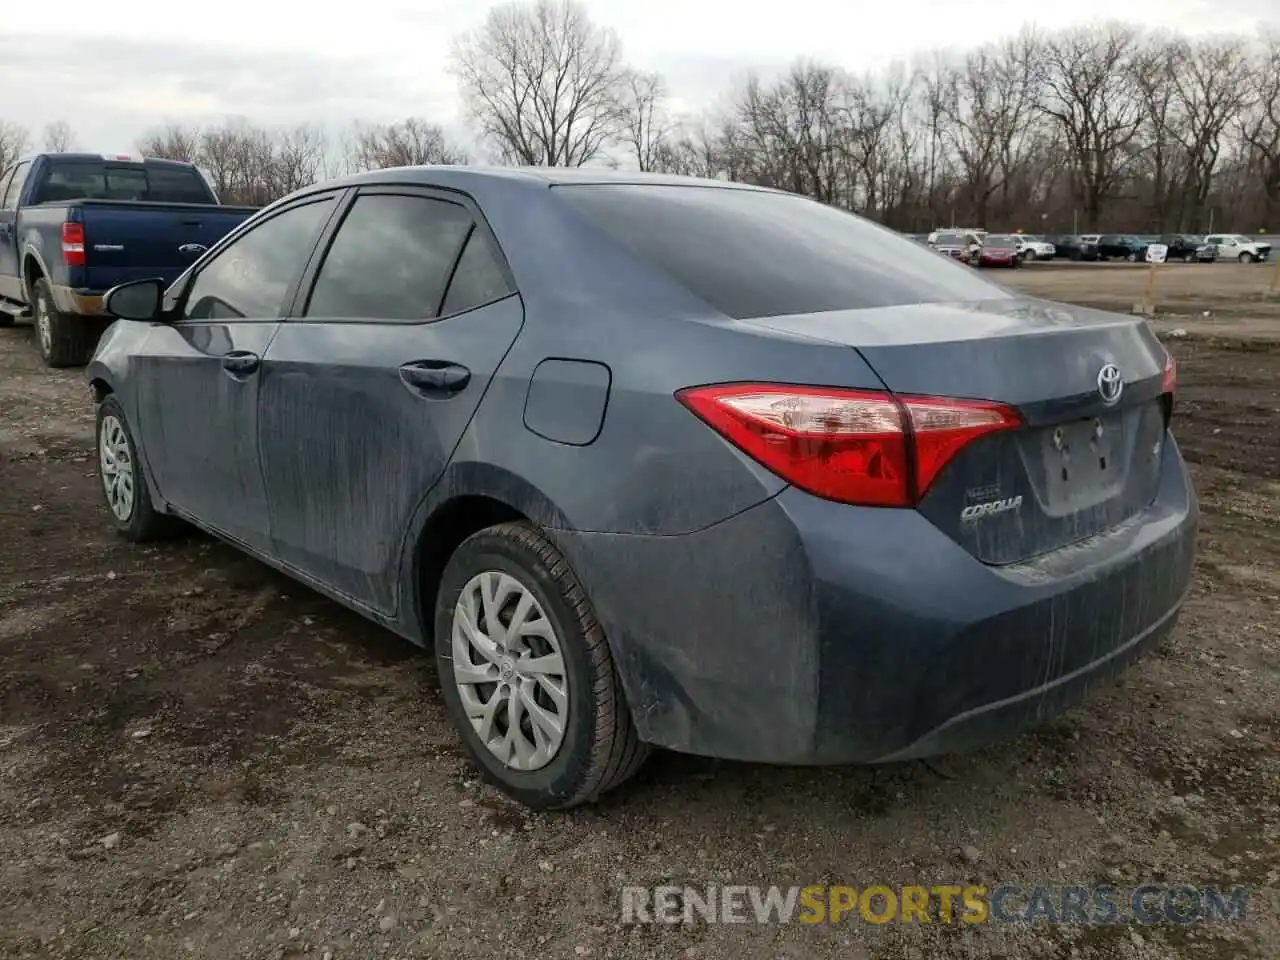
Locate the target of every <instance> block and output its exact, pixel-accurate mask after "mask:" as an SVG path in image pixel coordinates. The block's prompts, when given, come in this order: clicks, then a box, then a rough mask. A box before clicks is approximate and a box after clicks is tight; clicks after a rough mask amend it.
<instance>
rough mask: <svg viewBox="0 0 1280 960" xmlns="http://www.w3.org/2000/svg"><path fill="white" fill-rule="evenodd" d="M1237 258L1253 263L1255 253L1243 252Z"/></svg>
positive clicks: (1243, 261)
mask: <svg viewBox="0 0 1280 960" xmlns="http://www.w3.org/2000/svg"><path fill="white" fill-rule="evenodd" d="M1236 259H1237V260H1239V261H1240V262H1241V263H1253V255H1252V254H1248V253H1242V254H1240V256H1238V257H1236Z"/></svg>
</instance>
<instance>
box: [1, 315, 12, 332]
mask: <svg viewBox="0 0 1280 960" xmlns="http://www.w3.org/2000/svg"><path fill="white" fill-rule="evenodd" d="M12 326H13V314H11V313H4V312H2V311H0V328H4V327H12Z"/></svg>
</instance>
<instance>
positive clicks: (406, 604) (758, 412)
mask: <svg viewBox="0 0 1280 960" xmlns="http://www.w3.org/2000/svg"><path fill="white" fill-rule="evenodd" d="M107 305H108V308H109V309H110V310H111V312H112V313H113V315H114V316H116V317H118V318H120V319H119V320H118V321H117V322H116V323H114V324H113V325H112V327H111V328H110V329H109V331H108V332H107V333H106V335H105V336H104V338H103V340H102V342H101V343H100V345H99V347H98V350H97V353H96V355H95V357H94V359H93V361H92V363H91V365H90V367H89V371H88V374H89V377H90V380H91V384H92V390H93V393H94V397H95V399H96V402H97V411H98V413H97V424H98V430H97V437H98V463H99V468H100V474H101V479H102V489H103V493H104V499H105V503H106V507H107V512H108V516H109V517H110V520H111V522H112V523H114V525H115V526H116V527H117V528H118V529H119V531H120V532H121V533H122V534H123V535H124V536H125V537H127V538H129V539H131V540H137V541H141V540H145V539H148V538H153V537H157V536H160V535H163V534H165V533H167V532H169V531H171V530H173V529H174V527H175V524H177V525H182V524H184V523H185V524H190V525H194V526H195V527H198V528H200V529H202V530H204V531H207V532H209V533H211V534H213V535H215V536H217V537H220V538H222V539H224V540H226V541H228V542H230V543H232V544H234V545H236V546H238V547H239V548H241V549H242V550H244V551H246V552H248V553H250V554H252V555H253V556H255V557H257V558H259V559H260V560H262V561H263V562H264V563H266V564H269V565H271V566H273V567H276V568H278V569H280V570H282V571H284V572H285V573H287V574H289V575H291V576H293V577H295V578H297V579H298V580H300V581H302V582H303V583H305V584H308V585H310V586H311V587H314V588H315V589H316V590H319V591H321V592H322V593H325V594H327V595H328V596H330V597H332V598H334V599H336V600H338V601H339V602H341V603H343V604H346V605H347V606H349V607H351V608H353V609H355V610H357V611H359V612H361V613H362V614H364V615H365V616H367V617H369V618H370V619H372V620H375V621H377V622H378V623H381V624H384V625H386V626H387V627H389V628H390V629H392V630H394V631H395V632H397V633H399V634H401V635H402V636H404V637H406V638H407V639H409V640H410V641H413V642H414V643H417V644H421V645H423V646H425V647H428V648H429V649H431V650H433V651H434V656H435V661H436V664H437V667H438V676H439V681H440V687H441V696H442V699H443V702H444V704H445V707H446V709H447V711H448V713H449V715H450V716H451V717H452V719H453V721H454V723H455V724H456V726H457V730H458V734H459V736H460V738H461V740H462V742H463V743H464V744H465V745H466V749H467V750H468V751H469V752H470V755H471V756H472V757H473V758H474V761H475V763H476V765H477V766H478V768H479V769H480V771H482V773H483V775H484V776H486V777H487V778H488V779H489V780H490V781H492V782H493V783H495V784H496V785H498V786H499V787H500V788H501V789H502V790H504V791H506V793H507V794H509V795H510V796H512V797H514V798H516V799H517V800H519V801H521V802H523V803H525V804H528V805H530V806H533V807H539V808H564V807H570V806H573V805H575V804H578V803H581V802H584V801H589V800H592V799H594V798H596V797H598V796H599V795H600V794H601V793H603V792H604V791H606V790H608V789H610V788H612V787H614V786H616V785H618V784H620V783H622V782H623V781H624V780H626V779H627V778H628V777H629V776H630V775H631V774H632V773H634V772H635V770H636V769H637V768H638V766H639V765H640V764H641V763H642V761H643V759H644V757H645V755H646V752H647V751H648V750H649V748H650V747H651V746H658V747H665V748H670V749H673V750H679V751H687V752H691V753H696V754H704V755H710V756H716V757H725V758H736V759H741V760H751V761H763V762H768V763H776V764H826V763H846V762H859V763H878V762H885V761H895V760H903V759H908V758H917V757H925V756H929V755H935V754H939V753H946V752H951V751H956V750H962V749H967V748H971V747H975V746H978V745H981V744H986V743H990V742H992V741H996V740H1000V739H1002V738H1005V737H1008V736H1010V735H1012V734H1014V733H1015V732H1017V731H1019V730H1021V729H1023V728H1026V727H1028V726H1029V725H1032V724H1035V723H1037V722H1039V721H1042V720H1044V719H1045V718H1047V717H1051V716H1053V715H1055V714H1057V713H1059V712H1060V711H1062V710H1064V709H1065V708H1067V707H1068V706H1070V705H1072V704H1074V703H1076V702H1078V701H1080V700H1081V699H1082V697H1084V695H1085V694H1086V692H1087V691H1088V690H1090V689H1091V688H1093V687H1095V686H1096V685H1097V684H1099V683H1100V682H1103V681H1104V680H1106V679H1107V678H1109V677H1111V676H1113V675H1115V674H1116V673H1117V672H1118V671H1120V670H1122V669H1123V668H1125V667H1126V666H1127V665H1129V664H1131V663H1132V662H1133V661H1134V660H1135V659H1137V658H1138V657H1140V656H1141V655H1142V654H1143V653H1144V652H1146V651H1149V650H1150V649H1151V648H1152V647H1153V646H1154V645H1156V644H1157V643H1159V641H1160V640H1161V638H1162V637H1163V636H1164V635H1165V634H1166V633H1167V632H1168V631H1169V629H1170V628H1171V627H1172V626H1173V624H1174V621H1175V619H1176V618H1177V616H1178V612H1179V609H1180V607H1181V604H1182V602H1183V597H1184V595H1185V593H1186V590H1187V587H1188V584H1189V582H1190V577H1191V567H1192V560H1193V551H1194V543H1195V532H1196V524H1197V508H1196V502H1195V497H1194V494H1193V491H1192V487H1191V484H1190V482H1189V479H1188V475H1187V470H1186V467H1185V466H1184V464H1183V461H1182V457H1181V456H1180V454H1179V451H1178V446H1177V444H1176V443H1175V442H1174V438H1173V436H1172V434H1171V433H1170V422H1171V417H1172V416H1173V412H1174V403H1173V398H1174V390H1175V370H1174V364H1173V361H1172V359H1171V358H1170V357H1169V355H1168V354H1167V353H1166V351H1165V350H1164V348H1163V347H1162V346H1161V345H1160V343H1159V341H1158V340H1157V339H1156V338H1155V337H1154V335H1153V334H1152V333H1151V331H1150V330H1149V329H1148V327H1147V326H1146V324H1145V323H1144V322H1142V321H1141V320H1137V319H1132V318H1130V317H1126V316H1118V315H1115V314H1110V313H1102V312H1098V311H1094V310H1088V309H1084V308H1080V307H1070V306H1064V305H1062V304H1056V303H1049V302H1045V301H1041V300H1031V299H1026V298H1024V297H1022V296H1021V295H1019V294H1016V293H1012V292H1010V291H1008V290H1006V289H1004V288H1003V287H1001V286H998V285H995V284H992V283H990V282H989V281H987V280H986V279H984V278H983V277H982V276H980V275H978V274H977V273H976V272H975V271H974V270H972V269H970V268H968V267H965V266H962V265H960V264H959V263H957V262H949V261H947V260H945V259H943V258H940V257H938V256H937V255H936V254H935V253H933V252H932V251H930V250H928V249H926V248H922V247H920V246H919V245H917V244H915V243H912V242H911V241H910V240H908V239H906V238H904V237H901V236H899V235H898V234H896V233H893V232H892V231H890V230H887V229H884V228H881V227H879V226H877V225H875V224H873V223H870V222H868V221H866V220H863V219H861V218H859V217H857V216H854V215H852V214H849V213H845V212H842V211H840V210H836V209H833V208H831V207H828V206H824V205H822V204H820V203H817V202H815V201H813V200H809V199H805V198H802V197H799V196H794V195H791V194H786V193H780V192H775V191H771V190H765V189H758V188H754V187H748V186H740V185H731V184H726V183H719V182H707V181H698V180H689V179H682V178H675V177H655V176H644V175H639V174H620V173H607V172H600V171H590V172H587V171H574V172H570V171H563V170H483V169H470V168H466V167H442V168H404V169H398V170H384V171H378V172H375V173H369V174H364V175H360V176H357V177H353V178H350V179H346V180H339V181H336V182H330V183H326V184H322V185H317V186H314V187H309V188H306V189H304V190H302V191H300V192H298V193H295V194H293V195H292V196H289V197H287V198H285V199H283V200H281V201H279V202H277V203H275V204H273V205H272V206H270V207H268V208H266V209H264V210H262V211H261V212H260V213H258V214H256V215H255V216H254V217H253V218H251V219H250V220H248V221H247V222H246V223H245V224H243V225H242V226H241V227H240V228H238V229H237V230H236V231H235V232H233V233H232V234H231V235H229V236H228V237H227V238H225V239H224V240H223V241H222V242H221V243H219V244H218V245H217V246H216V247H214V248H213V249H212V250H210V251H209V252H208V253H207V254H205V255H204V256H203V257H202V258H201V259H200V260H199V261H198V262H197V263H196V264H195V265H194V266H193V267H192V268H191V269H189V270H188V272H187V273H186V274H185V275H184V276H183V277H181V278H179V280H178V281H176V282H175V283H174V284H173V285H172V286H171V287H170V288H169V289H167V290H166V289H164V288H163V284H162V282H161V281H159V280H156V281H148V280H141V281H135V282H133V283H130V284H126V285H123V286H120V287H117V288H115V289H114V290H112V291H111V292H110V293H109V295H108V297H107ZM404 734H405V737H406V739H412V731H408V730H406V731H405V732H404Z"/></svg>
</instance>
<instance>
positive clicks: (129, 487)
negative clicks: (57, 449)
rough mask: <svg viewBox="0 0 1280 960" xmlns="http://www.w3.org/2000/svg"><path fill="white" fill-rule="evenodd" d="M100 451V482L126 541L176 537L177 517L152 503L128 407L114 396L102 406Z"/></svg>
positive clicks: (109, 512)
mask: <svg viewBox="0 0 1280 960" xmlns="http://www.w3.org/2000/svg"><path fill="white" fill-rule="evenodd" d="M95 435H96V437H97V444H96V452H97V455H98V456H97V460H98V480H99V482H100V483H101V484H102V495H103V501H104V503H105V504H106V507H107V516H109V517H110V518H111V523H112V525H113V526H114V527H115V528H116V530H117V531H118V532H119V533H120V535H121V536H123V537H124V538H125V539H126V540H130V541H133V542H134V543H142V542H144V541H147V540H158V539H160V538H162V537H169V536H173V535H174V534H176V533H178V532H180V531H181V530H182V522H181V521H180V520H178V519H177V518H176V517H170V516H167V515H165V514H162V513H157V512H156V510H155V507H154V506H152V503H151V493H150V491H149V490H148V489H147V480H146V477H144V476H143V475H142V463H141V460H140V459H139V458H138V453H137V451H138V448H137V446H136V445H135V444H134V442H133V434H132V433H131V432H130V430H129V422H128V420H127V419H126V418H125V415H124V408H123V407H122V406H120V401H118V400H117V399H116V398H115V397H114V396H111V395H110V394H108V395H107V397H106V399H104V400H103V401H102V403H100V404H98V417H97V430H96V431H95Z"/></svg>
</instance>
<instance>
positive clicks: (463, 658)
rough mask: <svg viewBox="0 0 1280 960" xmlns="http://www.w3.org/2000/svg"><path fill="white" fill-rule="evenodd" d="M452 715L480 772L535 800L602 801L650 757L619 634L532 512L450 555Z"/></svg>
mask: <svg viewBox="0 0 1280 960" xmlns="http://www.w3.org/2000/svg"><path fill="white" fill-rule="evenodd" d="M434 625H435V655H436V667H437V671H438V675H439V678H440V688H441V693H442V695H443V697H444V701H445V705H446V707H447V709H448V712H449V715H450V717H451V719H452V720H453V724H454V726H455V727H456V728H457V731H458V734H459V736H461V738H462V741H463V744H464V745H465V747H466V749H467V752H468V753H469V754H470V755H471V757H472V759H473V760H474V762H475V764H476V766H477V767H478V768H479V769H480V772H481V774H482V776H483V777H484V778H485V779H486V780H488V781H489V782H490V783H492V784H493V785H494V786H496V787H497V788H498V789H500V790H501V791H502V792H504V793H505V794H507V795H508V796H509V797H511V798H512V799H514V800H517V801H519V802H520V803H523V804H525V805H526V806H529V807H532V808H534V809H543V810H562V809H567V808H569V807H573V806H577V805H578V804H581V803H585V802H588V801H593V800H595V799H596V798H597V797H599V796H600V795H601V794H603V793H604V792H605V791H607V790H610V789H612V788H613V787H616V786H618V785H619V784H621V783H622V782H623V781H625V780H626V779H628V778H629V777H630V776H631V775H632V774H633V773H635V772H636V770H638V769H639V768H640V765H641V763H643V761H644V759H645V757H646V756H647V755H648V752H649V751H648V747H647V746H646V745H645V744H644V743H642V742H641V741H640V739H639V737H638V736H637V735H636V730H635V726H634V725H633V723H632V720H631V713H630V711H629V709H628V707H627V702H626V698H625V696H624V695H623V691H622V684H621V682H620V680H619V678H618V674H617V671H616V670H615V668H614V664H613V658H612V656H611V655H610V653H609V644H608V643H607V642H606V640H605V636H604V631H603V630H602V629H601V628H600V623H599V621H598V620H597V619H596V615H595V611H594V610H593V609H592V607H591V602H590V600H588V599H587V595H586V592H585V591H584V590H583V588H582V585H581V584H580V583H579V582H578V579H577V577H576V576H575V575H574V572H573V570H572V569H571V568H570V567H569V563H568V561H567V560H565V558H564V556H563V555H562V554H561V553H560V551H559V550H557V549H556V546H555V544H553V543H552V542H551V541H550V540H549V539H547V537H546V535H545V534H543V533H542V531H540V530H538V529H537V528H536V527H533V526H531V525H529V524H526V523H504V524H500V525H498V526H494V527H489V528H488V529H486V530H481V531H480V532H479V533H476V534H474V535H473V536H471V537H470V538H469V539H467V540H466V541H464V542H463V543H462V545H461V546H460V547H458V549H457V550H456V551H454V553H453V556H451V557H450V558H449V562H448V564H447V565H446V566H445V570H444V574H443V576H442V577H441V581H440V588H439V590H438V592H437V595H436V601H435V617H434Z"/></svg>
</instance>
